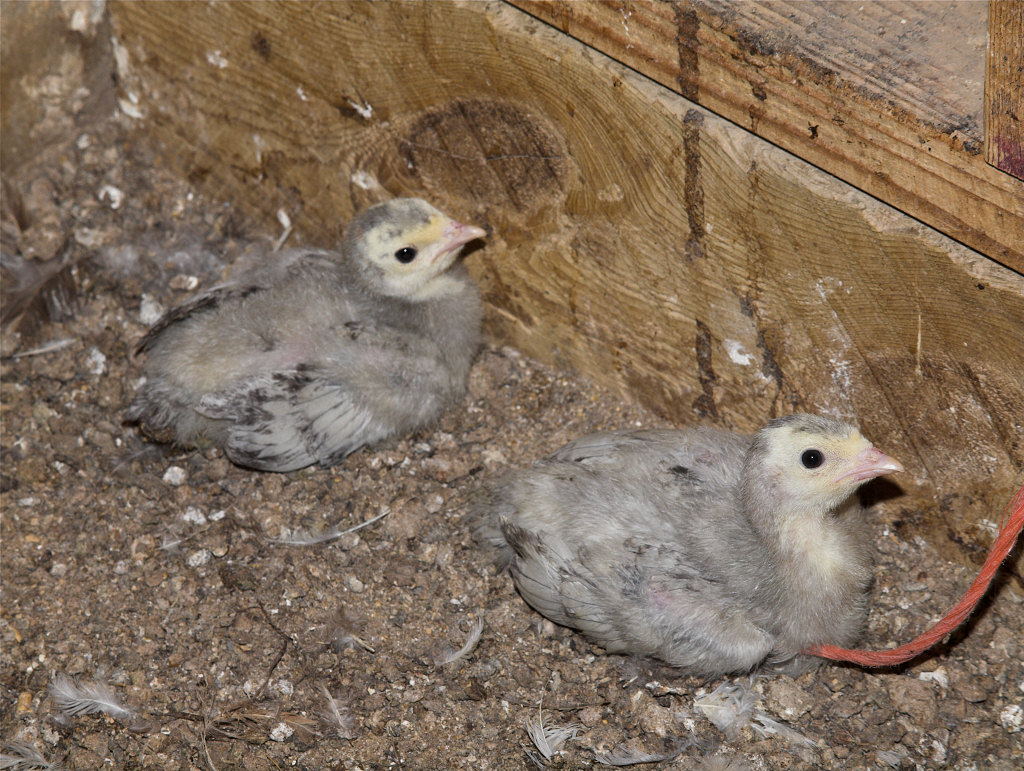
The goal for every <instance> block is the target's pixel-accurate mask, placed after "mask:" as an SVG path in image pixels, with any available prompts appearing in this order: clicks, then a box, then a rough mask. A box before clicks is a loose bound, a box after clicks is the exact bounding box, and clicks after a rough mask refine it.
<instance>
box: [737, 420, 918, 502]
mask: <svg viewBox="0 0 1024 771" xmlns="http://www.w3.org/2000/svg"><path fill="white" fill-rule="evenodd" d="M894 471H903V466H902V464H900V462H899V461H897V460H895V459H893V458H890V457H889V456H888V455H885V454H884V453H882V452H880V451H879V450H877V449H875V446H874V445H873V444H871V442H869V441H868V440H867V439H865V438H864V437H863V436H862V435H861V433H860V431H858V430H857V429H856V428H854V427H853V426H851V425H848V424H846V423H842V422H840V421H838V420H833V419H831V418H826V417H821V416H818V415H789V416H787V417H784V418H777V419H775V420H773V421H771V422H770V423H769V424H768V425H767V426H765V427H764V428H763V429H761V430H760V431H759V432H758V433H757V436H756V437H755V439H754V443H753V445H752V446H751V448H750V450H749V451H748V453H747V458H746V462H745V479H744V497H745V499H746V500H747V501H748V503H750V504H754V505H755V506H757V507H758V508H764V507H768V508H771V509H785V510H788V511H789V512H791V513H793V514H796V513H799V512H801V511H807V512H808V513H811V512H816V513H818V514H820V513H825V512H829V511H832V510H834V509H835V508H837V507H838V506H840V505H841V504H842V503H843V502H844V501H845V500H846V499H847V498H849V497H850V495H852V494H853V492H854V491H855V490H856V489H857V488H858V487H860V486H861V485H862V484H863V483H864V482H866V481H868V480H869V479H874V478H875V477H878V476H882V475H883V474H890V473H892V472H894Z"/></svg>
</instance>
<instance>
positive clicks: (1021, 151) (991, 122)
mask: <svg viewBox="0 0 1024 771" xmlns="http://www.w3.org/2000/svg"><path fill="white" fill-rule="evenodd" d="M988 8H989V10H988V28H989V44H988V57H987V59H986V61H987V63H988V64H987V67H986V70H985V158H986V159H987V160H988V162H989V163H991V164H992V165H993V166H995V167H996V168H997V169H1000V170H1001V171H1005V172H1006V173H1007V174H1012V175H1013V176H1015V177H1016V178H1017V179H1021V180H1024V3H1022V2H1020V0H990V2H989V4H988ZM1021 238H1022V239H1024V234H1022V235H1021Z"/></svg>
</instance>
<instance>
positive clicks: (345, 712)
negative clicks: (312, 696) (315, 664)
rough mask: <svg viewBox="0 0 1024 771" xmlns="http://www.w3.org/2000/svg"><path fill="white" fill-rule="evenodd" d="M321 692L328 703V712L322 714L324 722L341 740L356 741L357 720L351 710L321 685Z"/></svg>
mask: <svg viewBox="0 0 1024 771" xmlns="http://www.w3.org/2000/svg"><path fill="white" fill-rule="evenodd" d="M320 692H321V693H322V694H323V695H324V700H325V701H326V702H327V712H322V713H320V714H321V717H322V718H323V720H324V722H325V723H327V724H328V725H329V726H330V727H331V729H332V730H333V731H334V735H335V736H337V737H338V738H339V739H355V738H356V736H357V734H356V732H355V718H354V717H353V716H352V712H351V710H349V708H348V707H347V706H345V705H344V704H342V703H340V702H339V701H338V700H337V699H335V698H334V697H333V696H331V692H330V691H328V690H327V687H326V686H324V685H321V686H320Z"/></svg>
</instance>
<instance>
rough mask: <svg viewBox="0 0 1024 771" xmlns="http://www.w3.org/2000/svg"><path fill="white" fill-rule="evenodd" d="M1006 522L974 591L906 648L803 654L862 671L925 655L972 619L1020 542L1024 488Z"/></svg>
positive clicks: (817, 649)
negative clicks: (851, 664) (860, 667)
mask: <svg viewBox="0 0 1024 771" xmlns="http://www.w3.org/2000/svg"><path fill="white" fill-rule="evenodd" d="M1007 511H1009V512H1010V515H1009V518H1007V516H1006V512H1007ZM1003 520H1004V524H1003V526H1002V527H1001V528H1000V530H999V535H998V536H997V537H996V540H995V542H993V544H992V548H991V549H990V550H989V553H988V557H986V558H985V564H984V565H982V566H981V571H980V572H979V573H978V577H977V578H975V579H974V583H972V584H971V587H970V588H969V589H968V590H967V592H966V593H965V594H964V596H963V597H962V598H961V599H960V602H958V603H957V604H956V605H955V606H954V607H953V609H952V610H951V611H949V613H947V614H946V615H945V616H944V617H943V619H942V620H941V621H939V622H938V623H937V624H936V625H935V626H933V627H932V628H931V629H929V630H928V631H927V632H925V633H924V634H922V635H920V636H918V637H917V638H915V639H914V640H911V641H910V642H908V643H907V644H906V645H901V646H900V647H899V648H893V649H891V650H885V651H865V650H850V649H848V648H839V647H837V646H835V645H814V646H812V647H810V648H808V649H807V650H805V651H804V653H808V654H810V655H812V656H821V657H822V658H826V659H832V660H834V661H850V662H853V663H854V664H860V665H861V666H863V667H888V666H893V665H895V664H902V663H903V662H905V661H909V660H910V659H912V658H914V657H915V656H917V655H918V654H920V653H924V651H926V650H928V649H929V648H931V647H932V646H933V645H935V643H937V642H939V640H941V639H942V638H943V637H945V636H946V635H947V634H949V633H950V632H952V631H953V630H954V629H956V628H957V627H958V626H960V624H962V623H963V622H964V620H965V619H966V618H967V617H968V616H969V615H971V613H972V612H973V611H974V608H975V607H976V606H977V605H978V602H979V601H980V600H981V598H982V597H983V596H984V594H985V592H986V591H988V587H989V584H991V583H992V578H993V577H994V576H995V574H996V571H997V570H999V565H1000V564H1001V563H1002V561H1003V560H1004V559H1006V555H1007V554H1009V553H1010V550H1011V549H1012V548H1013V545H1014V543H1016V541H1017V536H1018V535H1020V531H1021V528H1022V527H1024V486H1022V487H1021V488H1020V489H1019V490H1017V493H1016V495H1014V496H1013V498H1012V499H1011V500H1010V502H1009V504H1007V506H1006V509H1004V510H1003Z"/></svg>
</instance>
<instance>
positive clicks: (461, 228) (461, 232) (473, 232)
mask: <svg viewBox="0 0 1024 771" xmlns="http://www.w3.org/2000/svg"><path fill="white" fill-rule="evenodd" d="M486 235H487V231H486V230H484V229H483V228H478V227H476V226H475V225H463V224H462V223H461V222H456V221H455V220H452V221H451V222H449V223H448V227H446V228H445V229H444V232H443V233H442V234H441V237H442V238H443V239H444V246H443V247H441V250H440V251H439V252H438V253H437V259H440V258H441V257H443V256H444V255H446V254H451V253H452V252H454V251H457V250H458V249H460V248H461V247H463V246H465V245H466V244H468V243H469V242H470V241H472V240H473V239H474V238H483V237H484V236H486Z"/></svg>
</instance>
